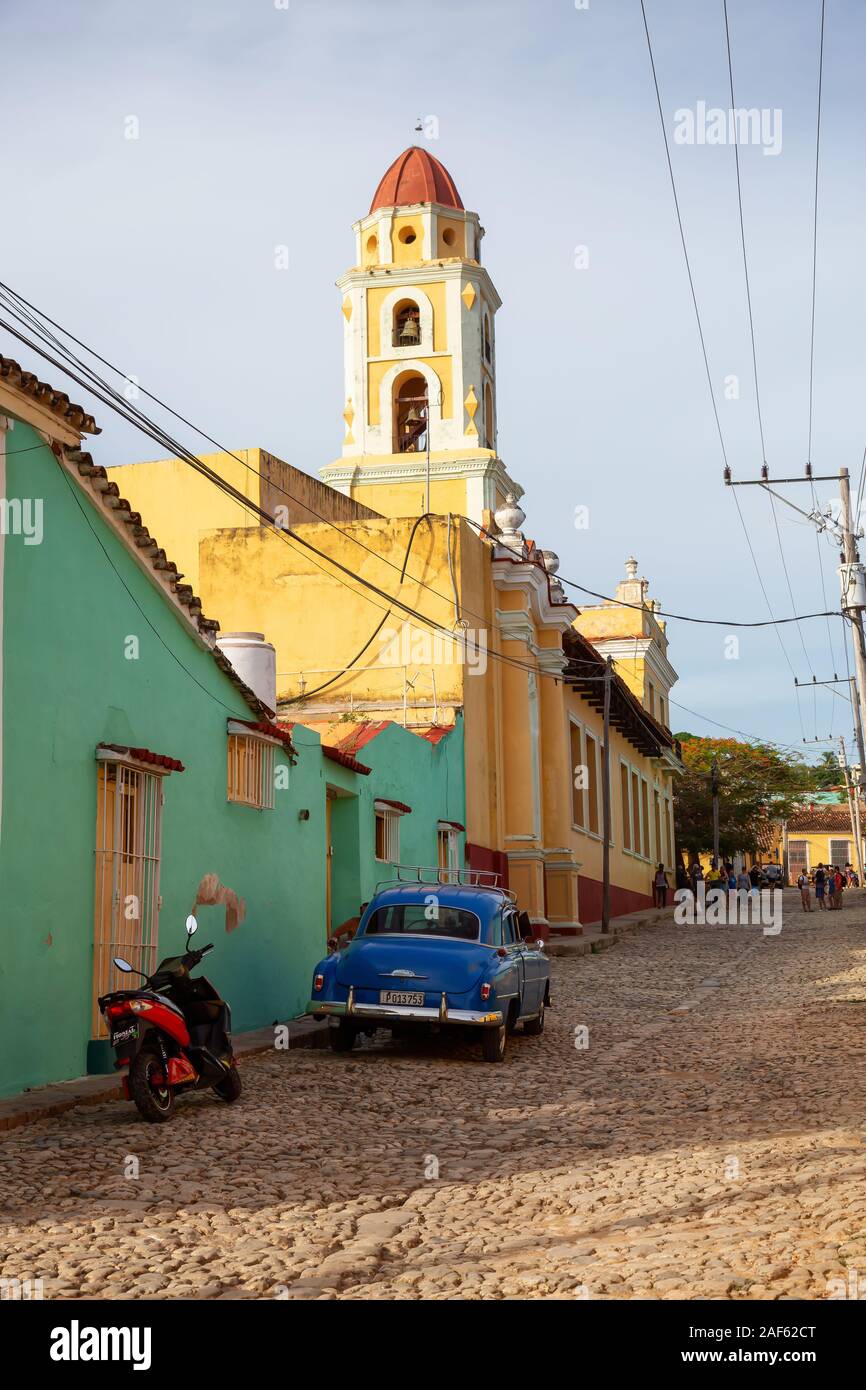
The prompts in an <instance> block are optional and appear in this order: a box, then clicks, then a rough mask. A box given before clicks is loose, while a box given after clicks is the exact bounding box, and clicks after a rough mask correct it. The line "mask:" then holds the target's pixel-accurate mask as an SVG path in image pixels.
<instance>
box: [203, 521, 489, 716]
mask: <svg viewBox="0 0 866 1390" xmlns="http://www.w3.org/2000/svg"><path fill="white" fill-rule="evenodd" d="M412 526H413V518H409V517H407V518H406V519H405V521H401V520H391V521H384V520H383V521H366V522H356V523H351V524H343V525H342V526H341V527H340V528H339V530H335V529H334V528H333V527H331V526H327V525H315V524H308V525H302V526H299V527H297V535H298V536H299V537H300V538H302V539H303V540H306V541H308V542H309V543H310V544H311V545H313V546H315V547H316V549H317V550H319V551H321V552H323V553H324V554H326V555H327V556H328V557H330V558H332V559H333V560H334V561H336V562H337V563H338V564H342V565H343V566H345V568H346V569H347V570H348V571H349V575H348V576H347V575H346V574H345V573H343V572H342V571H339V570H337V569H336V568H334V567H331V566H329V564H328V562H327V561H326V560H322V559H320V558H319V556H318V555H315V554H311V553H310V552H308V551H305V550H304V549H303V548H302V547H301V546H299V545H297V544H296V543H295V542H294V541H292V540H290V539H289V538H287V539H286V540H283V539H282V538H281V537H280V536H278V535H276V534H275V533H274V532H272V531H269V530H264V529H258V528H257V529H249V530H248V529H246V528H240V529H233V530H217V531H211V532H208V533H207V534H205V535H204V536H203V537H202V541H201V546H200V593H201V598H202V601H203V604H204V608H205V611H206V612H213V613H218V614H219V617H220V622H221V623H222V625H223V628H224V629H226V630H228V631H233V630H252V631H257V632H264V633H265V635H266V637H267V639H268V641H270V642H272V643H273V644H274V647H275V648H276V653H277V692H278V695H280V696H285V697H291V696H295V695H297V694H299V693H300V682H299V673H300V672H306V673H308V674H307V676H306V688H307V690H311V689H312V688H313V687H314V686H316V685H318V684H321V683H323V682H325V681H326V680H328V678H329V677H328V674H312V673H313V672H321V671H322V669H323V668H327V671H328V673H330V674H334V673H336V672H337V671H339V670H341V669H343V668H345V667H348V666H349V664H350V662H352V661H353V660H354V658H355V657H356V656H357V653H358V652H359V650H360V649H361V648H362V647H363V646H364V645H365V644H366V643H367V642H368V641H369V639H370V637H371V635H372V633H373V632H374V631H375V629H376V627H377V626H378V624H379V623H380V622H381V621H382V619H383V618H384V617H385V614H386V612H387V610H388V607H389V602H388V599H380V598H378V597H377V596H376V595H374V594H372V593H370V591H369V590H367V589H365V588H362V587H361V586H353V585H352V581H351V576H352V575H355V574H357V575H360V576H362V577H363V578H364V579H366V580H368V581H369V582H370V583H372V584H375V585H376V586H377V587H379V588H381V589H382V590H384V591H385V593H386V594H388V595H392V596H394V597H399V599H400V600H401V601H402V602H404V603H405V604H406V605H407V606H409V607H411V608H415V609H417V610H419V611H421V612H423V613H424V614H425V615H427V616H429V617H430V618H431V619H432V620H433V621H434V622H436V623H437V624H440V625H441V626H442V627H443V628H445V629H447V630H448V631H450V630H451V629H452V626H453V617H454V613H453V604H452V602H451V600H450V597H449V596H450V593H451V585H450V578H449V572H448V552H447V544H446V541H447V529H446V527H445V526H444V524H443V523H442V522H438V524H437V525H435V526H434V528H433V530H432V532H431V529H430V527H428V526H424V525H422V526H419V527H418V529H417V531H416V533H415V537H414V540H413V544H412V550H411V554H410V556H409V562H408V565H407V577H406V580H405V581H404V582H403V584H402V585H401V583H400V569H401V567H402V565H403V561H404V558H405V555H406V548H407V545H408V542H409V538H410V533H411V530H412ZM456 530H457V528H456V527H454V528H452V553H453V555H454V565H455V574H459V563H460V559H459V549H458V547H457V545H456V540H455V534H456ZM357 541H360V542H362V543H363V544H362V545H359V544H357V543H356V542H357ZM364 547H368V548H367V549H365V548H364ZM425 584H426V585H429V586H430V589H432V590H435V591H436V592H435V593H431V591H430V589H425V587H424V585H425ZM456 656H457V654H456V653H455V650H454V648H453V647H452V646H451V645H450V644H449V643H448V641H447V639H446V638H442V637H440V638H439V639H438V646H437V638H436V637H435V635H434V634H432V633H431V632H430V630H429V629H427V628H426V627H425V626H424V625H423V624H422V623H418V622H416V621H414V620H412V619H410V618H408V617H407V616H406V615H405V614H403V613H402V612H401V611H400V610H399V609H398V608H396V607H394V608H393V610H392V612H391V614H390V616H389V617H388V619H387V621H386V623H385V626H384V628H383V629H382V631H381V632H380V634H379V635H378V637H377V638H375V639H374V641H373V643H372V644H371V645H370V647H369V649H368V650H367V651H366V653H365V654H364V656H363V657H362V658H361V659H360V660H359V661H358V662H357V664H356V665H355V666H354V667H353V668H352V669H351V671H349V672H348V673H347V674H346V675H345V676H344V677H341V679H340V680H338V681H336V682H334V684H333V685H331V686H329V687H328V691H327V693H326V694H325V693H323V695H322V696H321V697H320V698H321V699H325V700H339V699H345V698H347V697H348V695H349V692H351V693H352V696H353V698H355V699H357V700H380V701H383V702H384V703H383V704H382V706H381V709H382V711H383V717H387V718H396V717H398V713H397V712H395V711H399V709H400V707H401V705H402V690H403V683H404V681H403V667H404V665H408V666H409V667H410V675H411V674H412V673H413V672H414V670H415V669H417V668H418V667H426V668H429V667H430V666H431V665H432V666H433V669H434V670H435V673H436V688H437V696H438V699H439V700H440V701H442V702H449V701H450V702H452V703H455V704H462V702H463V667H462V665H461V663H460V662H459V661H458V660H457V659H456ZM415 698H423V699H429V701H430V703H431V705H432V686H431V685H430V683H426V684H425V683H422V684H421V685H420V687H419V688H418V689H417V691H416V697H415ZM386 708H387V710H388V712H387V714H385V713H384V711H385V710H386Z"/></svg>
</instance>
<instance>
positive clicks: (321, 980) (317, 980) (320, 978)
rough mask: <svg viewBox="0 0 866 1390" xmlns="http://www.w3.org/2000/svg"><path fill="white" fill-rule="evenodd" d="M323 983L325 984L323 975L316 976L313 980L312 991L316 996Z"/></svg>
mask: <svg viewBox="0 0 866 1390" xmlns="http://www.w3.org/2000/svg"><path fill="white" fill-rule="evenodd" d="M324 983H325V977H324V975H317V976H316V978H315V979H314V980H313V990H314V991H315V993H316V994H318V993H319V991H320V989H322V987H323V985H324Z"/></svg>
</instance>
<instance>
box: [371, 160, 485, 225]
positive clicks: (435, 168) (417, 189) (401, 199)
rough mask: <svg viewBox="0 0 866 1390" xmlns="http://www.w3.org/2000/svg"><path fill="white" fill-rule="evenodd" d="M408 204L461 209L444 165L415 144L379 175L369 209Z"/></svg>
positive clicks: (457, 195)
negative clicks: (379, 178) (435, 204)
mask: <svg viewBox="0 0 866 1390" xmlns="http://www.w3.org/2000/svg"><path fill="white" fill-rule="evenodd" d="M408 203H442V204H444V206H445V207H446V208H459V209H460V210H461V212H462V210H463V203H462V202H461V200H460V194H459V193H458V192H457V189H456V187H455V184H454V180H453V179H452V177H451V175H450V174H449V172H448V170H447V169H446V168H445V165H444V164H440V163H439V160H438V159H434V158H433V156H432V154H428V153H427V151H426V150H422V149H420V148H419V146H418V145H410V146H409V148H408V150H404V151H403V153H402V154H401V155H398V156H397V158H396V159H395V160H394V163H393V164H392V165H391V167H390V169H387V170H386V172H385V173H384V174H383V176H382V178H381V180H380V182H379V187H378V188H377V189H376V192H375V193H374V194H373V201H372V203H371V204H370V211H371V212H375V211H376V208H395V207H405V206H406V205H407V204H408Z"/></svg>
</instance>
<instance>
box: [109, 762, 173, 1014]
mask: <svg viewBox="0 0 866 1390" xmlns="http://www.w3.org/2000/svg"><path fill="white" fill-rule="evenodd" d="M162 781H163V777H162V775H158V774H156V773H153V772H148V771H146V770H145V769H143V768H139V767H136V766H134V765H132V764H130V763H126V762H121V761H111V760H101V761H100V762H99V764H98V768H97V791H96V894H95V914H94V932H93V1018H92V1028H91V1036H92V1037H94V1038H104V1037H107V1036H108V1033H107V1029H106V1027H105V1022H104V1020H103V1018H102V1015H101V1014H100V1012H99V1008H98V1006H97V1002H96V1001H97V999H99V997H100V995H103V994H108V993H109V992H110V991H111V990H114V989H125V988H128V986H129V981H128V979H127V977H126V976H124V975H123V974H121V972H120V971H119V970H118V969H117V967H116V966H115V965H113V963H112V962H113V959H114V957H115V956H120V957H121V958H123V959H125V960H128V961H129V963H130V965H131V966H132V967H133V968H134V969H135V970H140V971H141V972H142V974H144V975H151V974H152V973H153V971H154V970H155V968H156V964H157V937H158V927H159V908H160V897H159V860H160V841H161V829H162V801H163V793H162Z"/></svg>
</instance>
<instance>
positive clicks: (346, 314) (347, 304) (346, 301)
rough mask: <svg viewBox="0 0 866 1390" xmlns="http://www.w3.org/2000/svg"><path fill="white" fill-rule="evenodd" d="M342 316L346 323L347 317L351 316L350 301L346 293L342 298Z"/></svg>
mask: <svg viewBox="0 0 866 1390" xmlns="http://www.w3.org/2000/svg"><path fill="white" fill-rule="evenodd" d="M343 316H344V318H345V320H346V322H347V323H348V322H349V319H350V318H351V317H352V301H351V299H350V298H349V297H348V295H347V296H346V298H345V299H344V300H343Z"/></svg>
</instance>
